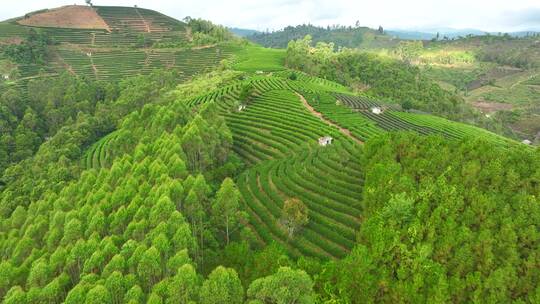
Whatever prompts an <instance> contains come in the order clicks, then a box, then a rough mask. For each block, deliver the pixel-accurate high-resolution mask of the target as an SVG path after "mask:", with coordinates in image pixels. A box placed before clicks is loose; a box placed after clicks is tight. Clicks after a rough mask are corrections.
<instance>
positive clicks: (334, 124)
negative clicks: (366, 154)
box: [296, 92, 364, 145]
mask: <svg viewBox="0 0 540 304" xmlns="http://www.w3.org/2000/svg"><path fill="white" fill-rule="evenodd" d="M296 95H297V96H298V97H299V98H300V100H301V101H302V103H303V104H304V107H306V108H307V109H308V110H309V112H311V114H313V115H315V116H317V117H319V119H320V120H322V121H323V122H325V123H326V124H327V125H329V126H332V127H336V128H338V130H339V132H341V133H342V134H343V135H345V136H347V137H349V138H350V139H352V140H353V141H355V142H356V143H357V144H360V145H363V144H364V142H363V141H361V140H359V139H358V138H356V137H355V136H354V135H352V133H351V131H349V130H348V129H345V128H343V127H341V126H340V125H338V124H336V123H334V122H333V121H331V120H328V119H326V118H325V117H324V116H323V115H322V113H320V112H317V110H315V109H314V108H313V107H312V106H311V105H310V104H309V103H308V102H307V100H306V98H304V96H302V95H301V94H300V93H298V92H296Z"/></svg>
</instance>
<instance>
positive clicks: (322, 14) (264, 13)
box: [0, 0, 540, 31]
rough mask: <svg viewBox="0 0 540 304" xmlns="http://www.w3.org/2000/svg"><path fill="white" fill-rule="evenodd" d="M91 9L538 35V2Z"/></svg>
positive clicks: (16, 6) (248, 23) (274, 25)
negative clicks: (531, 30)
mask: <svg viewBox="0 0 540 304" xmlns="http://www.w3.org/2000/svg"><path fill="white" fill-rule="evenodd" d="M2 2H3V3H2V4H3V5H2V10H1V11H0V19H8V18H13V17H16V16H21V15H24V14H25V13H27V12H30V11H34V10H38V9H42V8H46V7H47V8H52V7H57V6H61V5H67V4H73V3H74V2H76V3H78V4H84V1H82V0H80V1H74V0H71V1H69V0H68V1H65V0H42V1H35V0H7V1H6V0H3V1H2ZM93 2H94V4H95V5H123V6H133V5H138V6H139V7H145V8H151V9H155V10H158V11H160V12H162V13H165V14H167V15H170V16H172V17H175V18H178V19H181V18H183V17H185V16H192V17H201V18H205V19H209V20H212V21H214V22H216V23H220V24H224V25H227V26H236V27H243V28H253V29H259V30H265V29H280V28H283V27H285V26H287V25H297V24H302V23H312V24H317V25H323V26H324V25H331V24H344V25H352V24H354V23H355V21H356V20H359V21H360V23H361V24H362V25H366V26H370V27H377V26H379V25H383V26H384V27H385V28H409V29H413V28H416V29H421V28H426V27H454V28H477V29H482V30H487V31H514V30H522V29H529V28H537V29H540V1H538V0H512V1H508V0H476V1H475V0H445V1H437V0H408V1H403V0H401V1H400V0H376V1H375V0H371V1H365V0H360V1H351V0H313V1H307V0H297V1H294V0H259V1H255V0H229V1H223V0H197V1H184V0H180V1H170V0H114V1H113V0H108V1H107V0H93Z"/></svg>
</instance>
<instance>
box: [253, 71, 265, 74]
mask: <svg viewBox="0 0 540 304" xmlns="http://www.w3.org/2000/svg"><path fill="white" fill-rule="evenodd" d="M255 74H264V72H263V71H257V72H255Z"/></svg>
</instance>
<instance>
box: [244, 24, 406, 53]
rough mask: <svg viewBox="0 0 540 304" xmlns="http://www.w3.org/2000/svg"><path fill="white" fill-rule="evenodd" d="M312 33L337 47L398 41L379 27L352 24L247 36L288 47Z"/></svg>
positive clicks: (390, 43)
mask: <svg viewBox="0 0 540 304" xmlns="http://www.w3.org/2000/svg"><path fill="white" fill-rule="evenodd" d="M306 35H310V36H311V37H312V38H313V41H314V42H315V43H318V42H326V43H330V42H332V43H334V45H335V46H336V47H348V48H375V47H390V46H392V45H394V44H395V43H396V42H394V41H392V38H391V37H390V36H386V35H385V34H384V30H383V29H382V28H379V29H378V30H373V29H370V28H367V27H360V26H359V24H358V22H357V25H356V26H354V27H352V26H332V27H330V26H328V27H326V28H324V27H318V26H314V25H311V24H308V25H305V24H304V25H298V26H295V27H293V26H288V27H286V28H284V29H283V30H280V31H275V32H271V33H255V34H253V35H250V36H247V37H246V38H248V39H249V40H251V41H253V42H255V43H257V44H260V45H262V46H264V47H269V48H281V49H284V48H286V47H287V44H288V43H289V41H291V40H297V39H302V38H304V37H305V36H306Z"/></svg>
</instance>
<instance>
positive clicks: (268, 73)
mask: <svg viewBox="0 0 540 304" xmlns="http://www.w3.org/2000/svg"><path fill="white" fill-rule="evenodd" d="M129 10H131V8H129ZM129 10H128V11H129ZM109 12H117V13H118V12H120V13H125V10H124V9H122V8H114V9H110V11H109ZM145 13H148V12H145ZM185 21H186V22H185V25H187V26H189V29H190V31H187V32H186V35H187V36H186V37H183V38H182V39H181V40H178V39H176V40H175V39H173V38H171V40H167V39H163V40H159V41H155V43H154V45H153V47H155V49H159V48H163V49H167V48H169V49H170V50H174V52H179V54H180V53H181V54H184V53H183V52H186V55H181V54H180V55H178V54H177V55H178V57H175V58H183V59H185V61H186V62H187V64H188V65H194V66H197V67H198V68H200V67H205V68H204V69H203V68H200V69H195V70H194V71H193V72H192V74H189V77H188V76H187V75H186V74H183V71H182V70H181V69H176V68H174V67H171V68H165V69H155V70H152V71H151V72H141V73H134V75H130V76H123V77H118V78H115V81H103V80H100V79H98V78H97V77H95V78H92V77H86V76H81V75H77V74H76V73H75V74H74V73H64V74H61V75H54V76H53V75H46V74H44V73H43V72H40V73H39V77H31V78H29V79H26V80H25V83H24V85H19V83H15V84H13V83H8V82H7V81H6V82H3V83H0V88H1V89H2V91H1V92H0V131H1V134H0V256H1V260H0V298H1V299H2V303H9V304H12V303H13V304H14V303H17V304H18V303H23V304H34V303H35V304H37V303H89V304H94V303H96V304H97V303H110V304H120V303H129V304H135V303H152V304H157V303H166V304H172V303H186V304H187V303H203V304H217V303H239V304H240V303H249V304H263V303H264V304H274V303H275V304H285V303H287V304H293V303H298V304H310V303H327V304H338V303H339V304H342V303H343V304H345V303H540V251H539V250H538V248H540V200H539V197H540V150H539V149H538V148H535V147H531V146H528V145H524V144H521V143H519V142H516V141H513V140H511V139H508V138H505V137H502V136H499V135H497V134H494V133H491V132H489V131H486V130H483V129H480V128H478V127H473V126H470V125H467V124H463V123H458V122H455V121H451V120H447V119H445V118H442V117H438V116H434V115H430V114H427V113H426V112H429V113H435V114H437V115H439V116H443V117H447V118H454V119H457V118H459V117H464V116H467V115H469V114H470V113H469V111H470V108H468V107H467V105H466V104H465V103H464V101H463V100H462V99H461V98H460V97H459V96H458V95H456V94H454V93H452V92H450V91H447V90H444V89H442V88H441V87H440V86H439V85H438V84H437V83H436V82H435V81H432V80H431V79H429V78H428V77H426V76H425V75H424V74H423V73H422V72H421V70H420V69H419V68H418V67H416V66H414V65H411V64H409V63H407V62H403V61H399V60H396V59H395V58H393V57H392V56H383V55H380V54H374V53H366V52H362V51H358V50H351V49H346V48H336V45H333V44H332V43H325V42H318V43H317V44H316V45H315V46H314V45H312V42H313V41H312V40H311V39H310V38H309V36H308V37H306V38H303V39H300V40H296V41H292V42H290V43H289V45H288V48H287V50H286V51H285V50H273V49H265V48H262V47H260V46H256V45H253V44H250V43H249V42H247V41H242V40H240V39H237V38H233V37H232V36H231V35H230V33H229V32H227V31H226V30H225V28H223V27H221V26H217V25H214V24H212V23H210V22H208V21H205V20H202V19H194V18H186V19H185ZM174 24H176V26H179V27H180V25H181V26H184V23H182V24H177V23H174ZM380 30H381V32H382V31H383V30H382V29H380ZM343 31H344V32H348V30H347V29H343ZM298 32H302V29H301V28H300V29H298ZM322 32H324V31H322ZM1 33H2V32H1V27H0V34H1ZM143 36H144V35H143ZM50 38H51V39H53V40H51V41H49V42H46V40H47V39H45V38H43V37H41V38H39V37H34V38H32V39H31V41H30V40H29V41H26V42H22V43H21V45H20V48H18V49H12V50H11V51H12V52H14V53H13V54H15V53H18V54H27V55H28V57H25V58H27V59H28V60H31V61H35V60H38V61H39V60H40V59H39V58H47V57H46V56H45V55H44V56H45V57H40V56H39V53H40V50H44V53H43V54H46V53H47V49H48V48H49V47H52V45H54V37H50ZM143 38H144V37H143ZM184 38H185V39H184ZM364 38H365V36H364ZM40 41H41V42H40ZM47 43H51V45H48V44H47ZM186 44H189V47H188V48H189V52H188V49H185V47H186ZM194 46H195V48H194V49H191V48H192V47H194ZM200 46H204V47H202V48H199V47H200ZM42 47H43V48H42ZM146 47H150V46H146ZM177 48H180V49H181V50H180V51H178V50H177ZM206 49H208V50H209V51H208V53H205V54H207V55H209V56H210V57H205V58H204V59H200V57H191V56H192V53H190V52H191V51H193V52H195V51H196V50H199V51H201V50H206ZM225 49H227V50H229V51H230V52H231V53H230V54H228V55H227V57H226V59H224V57H222V56H221V52H222V51H223V50H225ZM29 50H30V51H29ZM32 50H37V51H36V52H34V53H33V51H32ZM170 50H169V51H170ZM153 51H156V50H153ZM402 51H403V53H402V54H401V55H402V56H405V57H407V56H408V55H407V54H406V50H402ZM150 53H152V52H150ZM156 53H159V51H156ZM164 53H166V52H164ZM13 54H11V55H13ZM31 54H34V55H31ZM4 55H5V54H4ZM89 57H91V56H89ZM14 58H15V57H11V59H9V60H15V59H14ZM21 58H22V57H21ZM194 58H195V59H194ZM216 58H218V59H220V61H219V62H212V63H207V62H206V61H215V60H217V59H216ZM407 58H409V57H407ZM0 59H1V58H0ZM27 59H24V58H22V59H20V60H23V61H24V60H27ZM221 59H223V60H221ZM34 64H35V63H34ZM467 117H468V116H467Z"/></svg>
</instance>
